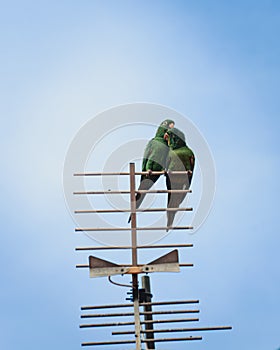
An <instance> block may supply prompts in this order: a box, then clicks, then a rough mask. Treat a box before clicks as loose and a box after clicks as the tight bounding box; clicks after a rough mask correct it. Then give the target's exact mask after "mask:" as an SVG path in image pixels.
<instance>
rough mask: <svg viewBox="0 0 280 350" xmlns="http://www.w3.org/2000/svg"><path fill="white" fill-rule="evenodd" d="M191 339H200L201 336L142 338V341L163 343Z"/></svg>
mask: <svg viewBox="0 0 280 350" xmlns="http://www.w3.org/2000/svg"><path fill="white" fill-rule="evenodd" d="M191 340H202V337H186V338H158V339H149V340H146V339H143V340H142V342H143V343H147V342H149V341H153V342H156V343H165V342H170V341H191Z"/></svg>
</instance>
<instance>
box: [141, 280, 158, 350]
mask: <svg viewBox="0 0 280 350" xmlns="http://www.w3.org/2000/svg"><path fill="white" fill-rule="evenodd" d="M142 288H143V289H144V291H145V301H146V303H147V304H146V305H144V312H143V314H144V319H145V321H153V310H152V305H151V301H152V293H151V283H150V277H149V276H142ZM153 329H154V324H153V323H146V324H145V330H149V331H150V332H151V333H146V335H145V337H146V339H153V338H154V333H152V331H153ZM147 348H148V349H155V343H154V342H149V343H147Z"/></svg>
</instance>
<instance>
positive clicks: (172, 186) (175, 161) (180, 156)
mask: <svg viewBox="0 0 280 350" xmlns="http://www.w3.org/2000/svg"><path fill="white" fill-rule="evenodd" d="M167 134H168V135H169V146H170V151H169V154H168V157H167V161H166V168H167V173H166V187H167V189H168V190H188V189H189V187H190V185H191V181H192V176H193V171H194V164H195V156H194V153H193V151H192V150H191V149H190V148H189V147H188V146H187V144H186V141H185V135H184V133H183V132H182V131H180V130H179V129H177V128H173V129H169V130H168V131H167ZM172 171H188V173H187V174H177V175H176V174H172ZM185 197H186V193H168V202H167V208H179V205H180V204H181V203H182V202H183V200H184V198H185ZM176 213H177V212H176V211H167V227H168V228H167V230H166V231H167V232H168V230H169V227H171V226H172V224H173V220H174V217H175V214H176Z"/></svg>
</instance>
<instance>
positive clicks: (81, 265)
mask: <svg viewBox="0 0 280 350" xmlns="http://www.w3.org/2000/svg"><path fill="white" fill-rule="evenodd" d="M121 266H125V267H132V266H133V265H131V264H124V265H121ZM137 266H138V267H141V266H145V265H144V264H140V265H139V264H138V265H137ZM179 266H180V267H193V266H194V265H193V264H179ZM76 268H77V269H85V268H89V264H77V265H76ZM143 273H147V272H143Z"/></svg>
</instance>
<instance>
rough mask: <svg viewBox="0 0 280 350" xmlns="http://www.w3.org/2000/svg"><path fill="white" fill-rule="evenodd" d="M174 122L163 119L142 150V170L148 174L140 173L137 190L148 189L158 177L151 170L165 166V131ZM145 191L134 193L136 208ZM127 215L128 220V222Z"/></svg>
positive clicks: (166, 143) (166, 146)
mask: <svg viewBox="0 0 280 350" xmlns="http://www.w3.org/2000/svg"><path fill="white" fill-rule="evenodd" d="M174 124H175V122H174V121H173V120H170V119H166V120H164V121H163V122H162V123H161V124H160V126H159V127H158V129H157V132H156V135H155V137H154V138H152V139H151V140H150V141H149V142H148V144H147V146H146V148H145V151H144V156H143V162H142V171H148V172H149V174H147V175H141V179H140V185H139V188H138V190H149V189H150V188H151V187H152V186H153V184H154V183H155V182H156V181H157V180H158V179H159V177H160V175H153V174H150V172H152V171H162V170H164V169H165V167H166V157H167V155H168V152H169V148H168V140H167V137H166V132H167V130H169V129H172V128H173V127H174ZM145 195H146V194H145V193H137V194H136V209H138V208H139V207H140V205H141V203H142V202H143V200H144V198H145ZM130 220H131V217H129V220H128V222H130Z"/></svg>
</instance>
